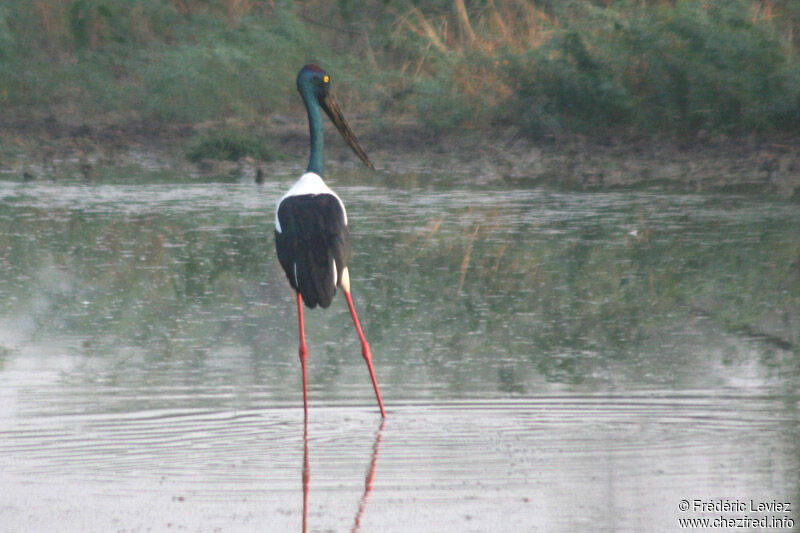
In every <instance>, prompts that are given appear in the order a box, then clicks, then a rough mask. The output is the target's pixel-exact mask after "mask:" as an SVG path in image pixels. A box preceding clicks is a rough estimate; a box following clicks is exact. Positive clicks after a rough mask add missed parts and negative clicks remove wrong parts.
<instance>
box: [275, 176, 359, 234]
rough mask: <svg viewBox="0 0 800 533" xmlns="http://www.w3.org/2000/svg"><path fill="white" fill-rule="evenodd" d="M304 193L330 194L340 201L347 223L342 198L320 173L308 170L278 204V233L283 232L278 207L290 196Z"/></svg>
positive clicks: (276, 209)
mask: <svg viewBox="0 0 800 533" xmlns="http://www.w3.org/2000/svg"><path fill="white" fill-rule="evenodd" d="M304 194H330V195H332V196H333V197H334V198H336V200H337V201H338V202H339V206H340V207H341V208H342V214H344V225H345V226H346V225H347V210H346V209H345V208H344V204H343V203H342V199H341V198H339V196H338V195H337V194H336V193H335V192H333V191H332V190H331V188H330V187H328V186H327V185H326V184H325V182H324V181H322V178H321V177H320V176H319V174H316V173H314V172H306V173H305V174H303V175H302V176H300V179H299V180H297V182H296V183H295V184H294V185H292V188H291V189H289V191H288V192H287V193H286V194H284V195H283V196H282V197H281V199H280V200H279V201H278V205H277V206H276V207H275V230H276V231H277V232H278V233H281V222H280V220H278V209H280V207H281V202H283V201H284V200H285V199H286V198H288V197H289V196H301V195H304Z"/></svg>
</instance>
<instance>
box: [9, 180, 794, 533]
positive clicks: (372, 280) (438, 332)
mask: <svg viewBox="0 0 800 533" xmlns="http://www.w3.org/2000/svg"><path fill="white" fill-rule="evenodd" d="M292 181H293V178H292V177H291V176H285V177H281V178H280V179H276V180H275V181H271V182H267V183H266V184H264V185H263V186H262V187H257V186H255V185H251V184H249V183H242V184H180V185H174V184H170V185H167V184H136V185H119V184H78V183H74V184H71V183H64V184H55V183H47V184H43V183H42V184H38V183H33V184H30V183H29V184H21V183H12V182H0V243H1V244H2V246H1V247H0V274H1V275H0V301H3V302H4V305H3V311H2V313H0V494H2V501H0V524H2V526H0V530H3V531H5V530H7V531H53V530H60V531H146V530H153V531H168V530H186V531H263V530H273V531H287V530H301V531H302V530H308V531H352V530H359V531H575V530H593V531H672V530H675V529H678V528H679V526H680V524H679V519H681V518H697V517H710V518H712V519H713V518H718V517H719V516H720V515H722V516H723V517H726V518H735V517H737V516H744V515H749V516H750V517H757V518H761V517H764V516H767V515H769V516H774V517H777V518H781V519H791V520H793V521H794V522H793V523H794V527H795V528H796V527H797V524H796V522H797V520H798V519H800V516H798V513H797V511H796V506H797V505H800V456H798V453H797V442H798V440H799V437H800V424H798V422H800V414H798V411H799V410H800V395H798V392H797V390H798V387H797V384H798V383H799V382H800V365H798V358H799V357H800V355H798V348H797V346H798V342H800V339H799V338H798V335H800V318H798V315H800V291H798V287H800V266H798V265H800V210H798V209H797V205H796V204H790V203H781V202H775V201H769V200H759V199H753V198H748V197H739V196H731V195H715V196H698V195H673V194H662V193H658V192H649V191H645V192H635V193H634V192H620V193H594V194H580V193H556V192H552V191H547V190H541V189H523V188H507V189H502V190H498V189H496V188H495V189H481V188H454V187H450V186H447V185H442V184H436V182H435V180H434V181H433V182H432V184H431V185H428V186H424V185H423V186H420V185H414V186H398V185H396V184H391V181H392V180H391V179H389V180H386V181H387V183H378V184H373V185H365V184H364V183H368V182H366V181H364V182H360V183H349V182H347V181H346V180H340V183H339V184H338V185H337V183H336V175H335V174H334V175H333V176H332V177H331V184H332V185H334V186H335V189H336V190H337V192H338V193H339V194H340V196H341V197H342V198H343V199H344V200H345V203H346V204H347V205H348V213H349V218H350V222H351V226H352V232H353V241H354V258H353V264H352V267H351V271H352V283H353V295H354V299H355V301H356V306H357V308H358V309H359V311H360V314H361V317H362V322H363V324H364V328H365V332H366V335H367V337H368V338H369V339H370V342H371V344H372V349H373V352H374V354H375V365H376V372H377V375H378V380H379V382H380V384H381V389H382V394H383V397H384V402H385V403H386V405H387V411H388V418H387V420H386V421H385V422H382V421H381V419H380V417H379V415H378V413H377V409H376V406H375V405H374V397H373V393H372V390H371V386H370V383H369V379H368V376H367V373H366V369H365V368H364V365H363V361H362V360H361V358H360V348H359V346H358V341H357V338H356V336H355V334H354V332H353V331H352V326H351V323H350V322H349V315H348V313H347V309H346V307H345V305H344V304H343V303H342V299H341V298H337V299H336V301H335V302H334V304H333V306H332V307H331V308H330V309H328V310H327V311H325V312H319V311H309V312H308V313H306V318H307V322H308V323H307V334H308V343H309V351H310V358H311V359H310V362H309V388H310V390H309V395H310V420H309V422H308V424H307V426H304V424H303V417H302V395H301V391H300V375H299V364H298V362H297V351H296V350H297V346H296V323H295V321H296V317H295V315H294V312H295V310H294V304H293V298H292V294H291V292H290V289H289V287H288V284H287V283H286V281H285V279H284V278H283V274H282V273H281V272H280V268H279V266H278V264H277V260H276V259H275V257H274V251H273V248H272V247H273V244H272V222H273V217H274V204H275V201H276V200H277V199H278V198H279V197H280V196H281V195H282V193H283V191H284V190H285V189H286V188H288V186H289V185H290V184H291V182H292ZM684 499H685V500H689V501H690V502H694V500H703V501H709V500H720V499H721V500H726V499H727V500H730V501H743V502H747V503H748V505H749V501H750V500H751V499H752V500H754V501H756V502H758V501H764V502H771V501H772V500H776V501H779V502H791V503H792V504H793V506H792V508H791V509H792V510H791V511H790V512H753V511H747V512H706V513H704V512H700V511H695V510H693V509H690V510H689V511H686V512H683V511H681V510H680V509H679V505H680V502H681V500H684ZM692 504H694V503H692ZM784 524H785V522H784ZM54 525H57V527H55V529H54ZM773 529H774V530H787V531H788V530H791V528H788V527H785V528H773Z"/></svg>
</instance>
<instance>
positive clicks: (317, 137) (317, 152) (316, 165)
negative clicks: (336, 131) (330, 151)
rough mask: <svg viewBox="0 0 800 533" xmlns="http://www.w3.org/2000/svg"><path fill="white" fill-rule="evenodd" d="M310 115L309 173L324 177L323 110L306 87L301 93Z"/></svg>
mask: <svg viewBox="0 0 800 533" xmlns="http://www.w3.org/2000/svg"><path fill="white" fill-rule="evenodd" d="M300 94H301V95H302V96H303V102H305V104H306V112H307V113H308V132H309V134H310V136H311V142H310V144H311V155H310V156H309V158H308V169H307V171H308V172H314V173H316V174H318V175H319V176H320V177H322V166H323V163H324V156H323V145H324V143H323V139H322V109H321V108H320V106H319V103H318V102H317V99H316V97H315V96H314V94H313V91H312V89H311V88H310V87H308V86H306V87H303V89H302V90H301V91H300Z"/></svg>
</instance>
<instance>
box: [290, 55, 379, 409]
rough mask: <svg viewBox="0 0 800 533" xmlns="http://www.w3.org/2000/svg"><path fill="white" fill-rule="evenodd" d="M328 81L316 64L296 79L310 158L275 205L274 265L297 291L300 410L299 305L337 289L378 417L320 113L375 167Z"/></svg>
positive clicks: (322, 301)
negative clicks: (326, 169)
mask: <svg viewBox="0 0 800 533" xmlns="http://www.w3.org/2000/svg"><path fill="white" fill-rule="evenodd" d="M330 83H331V79H330V76H328V74H327V73H326V72H325V71H324V70H322V69H321V68H320V67H318V66H316V65H306V66H304V67H303V68H302V69H301V70H300V73H299V74H298V75H297V90H298V91H300V95H301V96H302V97H303V102H305V105H306V112H307V113H308V126H309V130H310V133H311V157H310V158H309V161H308V169H307V170H306V171H305V173H304V174H303V175H302V176H300V179H299V180H297V183H295V184H294V185H293V186H292V188H291V189H289V192H287V193H286V194H285V195H284V196H283V198H281V199H280V201H279V202H278V207H277V209H276V211H275V248H276V249H277V251H278V260H279V261H280V263H281V266H282V267H283V270H284V272H286V277H287V278H289V283H290V284H291V285H292V288H293V289H294V290H295V291H296V292H297V315H298V321H299V327H300V365H301V366H302V369H303V408H304V412H305V416H306V418H307V417H308V385H307V378H306V359H307V358H308V349H307V348H306V339H305V331H304V330H305V326H304V324H303V302H305V304H306V305H307V306H308V307H310V308H312V309H313V308H314V307H316V306H317V305H319V306H320V307H323V308H325V307H328V306H329V305H330V304H331V301H332V300H333V297H334V295H335V294H336V288H337V287H340V288H341V289H342V291H343V292H344V297H345V299H346V300H347V305H348V307H349V308H350V316H351V317H352V318H353V323H354V324H355V327H356V332H357V333H358V338H359V340H360V341H361V355H362V356H363V357H364V360H365V361H366V362H367V368H368V369H369V374H370V377H371V378H372V386H373V388H374V389H375V396H376V397H377V399H378V407H380V410H381V416H383V417H386V412H385V411H384V410H383V401H382V400H381V393H380V391H379V390H378V381H377V380H376V379H375V370H373V368H372V352H371V351H370V348H369V344H367V340H366V338H364V332H363V331H362V330H361V324H360V323H359V321H358V315H357V314H356V310H355V307H353V299H352V298H351V296H350V274H349V272H348V270H347V264H348V262H349V260H350V234H349V231H350V230H349V226H348V224H347V212H346V211H345V208H344V204H343V203H342V201H341V200H340V199H339V197H338V196H337V195H336V193H335V192H333V191H332V190H331V189H330V188H329V187H328V186H327V185H326V184H325V182H324V181H323V180H322V167H323V141H322V113H321V111H325V113H326V114H327V115H328V117H330V119H331V120H332V121H333V123H334V125H335V126H336V128H337V129H338V130H339V132H340V133H341V134H342V136H343V137H344V140H345V141H346V142H347V144H348V145H350V147H351V148H352V149H353V151H354V152H355V153H356V154H357V155H358V157H359V158H361V160H362V161H363V162H364V164H365V165H367V166H368V167H369V168H371V169H373V170H374V169H375V167H374V166H373V165H372V163H371V162H370V160H369V158H368V157H367V154H366V153H364V150H363V149H362V148H361V146H360V145H359V144H358V141H357V140H356V137H355V135H354V134H353V131H352V130H351V129H350V126H349V125H348V124H347V122H346V121H345V119H344V116H343V115H342V112H341V111H340V110H339V106H338V105H337V104H336V101H335V100H334V99H333V97H332V96H331V94H330Z"/></svg>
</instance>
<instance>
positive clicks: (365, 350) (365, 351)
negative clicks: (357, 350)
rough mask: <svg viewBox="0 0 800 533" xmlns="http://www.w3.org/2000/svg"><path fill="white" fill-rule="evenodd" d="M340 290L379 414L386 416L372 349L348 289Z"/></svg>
mask: <svg viewBox="0 0 800 533" xmlns="http://www.w3.org/2000/svg"><path fill="white" fill-rule="evenodd" d="M342 292H344V297H345V298H346V299H347V306H348V307H349V308H350V316H351V317H353V324H355V326H356V332H357V333H358V338H359V339H360V340H361V355H362V356H363V357H364V361H366V362H367V368H368V369H369V377H371V378H372V387H373V388H374V389H375V397H376V398H378V407H380V409H381V416H382V417H383V418H386V411H384V410H383V400H381V391H380V390H378V380H377V379H375V370H373V368H372V351H371V350H370V349H369V344H367V339H366V338H364V332H363V331H361V324H360V323H359V322H358V315H357V314H356V308H355V307H353V299H352V298H351V297H350V291H347V290H342Z"/></svg>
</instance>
